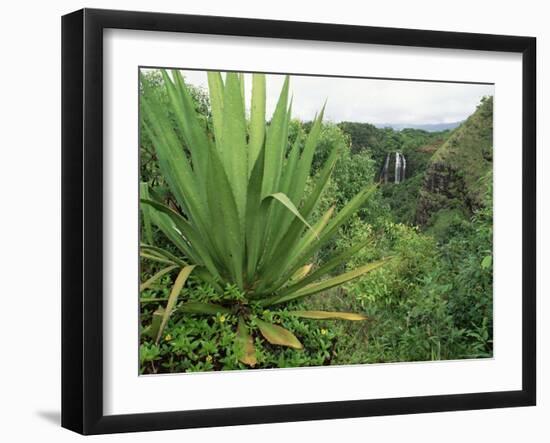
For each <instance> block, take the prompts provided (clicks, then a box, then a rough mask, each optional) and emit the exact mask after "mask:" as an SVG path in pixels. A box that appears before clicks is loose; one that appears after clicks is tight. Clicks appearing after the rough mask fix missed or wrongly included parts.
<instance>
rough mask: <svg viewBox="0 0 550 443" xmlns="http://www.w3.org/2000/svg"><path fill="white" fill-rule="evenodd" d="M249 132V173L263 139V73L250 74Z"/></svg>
mask: <svg viewBox="0 0 550 443" xmlns="http://www.w3.org/2000/svg"><path fill="white" fill-rule="evenodd" d="M249 134H250V135H249V140H248V170H249V174H251V173H252V169H253V168H254V165H255V163H256V159H257V158H258V156H259V154H260V150H261V148H262V146H263V144H264V141H265V74H252V99H251V104H250V130H249Z"/></svg>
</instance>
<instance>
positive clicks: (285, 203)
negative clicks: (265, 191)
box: [265, 192, 313, 231]
mask: <svg viewBox="0 0 550 443" xmlns="http://www.w3.org/2000/svg"><path fill="white" fill-rule="evenodd" d="M265 198H266V199H267V198H273V199H275V200H277V201H279V202H280V203H282V204H283V206H285V207H286V208H287V209H288V210H289V211H290V212H292V213H293V214H294V215H295V216H296V217H297V218H298V219H299V220H300V221H301V222H302V223H303V224H304V225H306V226H307V227H308V228H309V229H311V230H312V231H313V228H312V227H311V225H310V224H309V223H308V222H307V220H306V219H305V218H304V217H302V214H300V211H298V209H297V208H296V206H294V203H292V201H290V199H289V198H288V197H287V196H286V195H285V194H283V193H282V192H276V193H275V194H270V195H268V196H266V197H265Z"/></svg>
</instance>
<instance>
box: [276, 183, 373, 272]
mask: <svg viewBox="0 0 550 443" xmlns="http://www.w3.org/2000/svg"><path fill="white" fill-rule="evenodd" d="M375 190H376V185H373V186H369V187H367V188H365V189H364V190H363V191H361V192H360V193H359V194H357V195H356V196H355V197H353V198H352V199H351V200H350V201H349V202H348V203H347V204H346V206H344V207H343V208H342V209H341V210H340V211H339V212H338V213H337V214H336V215H335V216H334V217H333V218H332V219H331V220H330V222H329V223H328V225H327V226H326V227H325V229H323V232H322V233H321V234H320V239H319V241H317V242H311V243H310V244H309V245H308V246H307V247H306V248H305V249H304V250H303V251H301V253H300V254H298V255H296V254H293V257H295V258H294V260H293V263H292V264H291V265H286V266H285V268H287V270H286V272H285V273H284V274H283V277H282V278H281V281H283V280H285V281H286V280H288V279H289V278H290V276H291V275H292V274H294V272H296V270H297V269H298V268H299V267H300V266H303V265H304V263H305V262H307V261H308V260H310V259H311V256H312V255H313V254H315V253H316V252H317V251H318V250H319V249H321V247H322V246H323V245H324V244H325V243H326V242H327V241H329V240H330V239H331V237H332V236H333V235H334V234H335V233H336V232H337V230H338V228H339V227H340V226H342V225H343V224H344V223H345V222H347V221H348V220H349V219H350V218H351V217H352V216H353V214H355V213H356V212H357V210H358V209H359V208H360V207H361V206H362V205H363V204H364V203H365V201H366V200H367V199H368V197H370V196H371V195H372V193H373V192H374V191H375Z"/></svg>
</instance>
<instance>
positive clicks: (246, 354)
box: [235, 317, 258, 367]
mask: <svg viewBox="0 0 550 443" xmlns="http://www.w3.org/2000/svg"><path fill="white" fill-rule="evenodd" d="M235 354H236V355H237V358H238V359H239V361H240V362H242V363H244V364H245V365H247V366H252V367H254V366H255V365H256V364H257V363H258V360H257V359H256V348H255V347H254V340H253V339H252V336H251V335H250V333H249V332H248V327H247V326H246V324H245V322H244V319H243V318H242V317H240V318H239V325H238V326H237V336H236V337H235Z"/></svg>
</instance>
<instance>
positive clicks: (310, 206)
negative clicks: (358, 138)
mask: <svg viewBox="0 0 550 443" xmlns="http://www.w3.org/2000/svg"><path fill="white" fill-rule="evenodd" d="M339 152H340V150H339V149H338V148H335V149H333V150H332V151H331V153H330V155H329V157H328V159H327V160H326V162H325V164H324V165H323V168H322V169H321V172H320V173H319V177H318V178H317V181H316V182H315V186H314V187H313V189H312V191H311V192H310V193H309V196H308V197H307V198H306V199H305V200H304V207H303V210H302V211H303V213H304V217H309V216H310V214H311V213H312V212H313V211H314V210H315V208H316V206H317V204H318V202H319V200H320V198H321V195H322V194H323V191H324V190H325V188H326V186H327V184H328V181H329V178H330V176H331V175H332V171H333V170H334V166H335V165H336V162H337V161H338V153H339Z"/></svg>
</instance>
